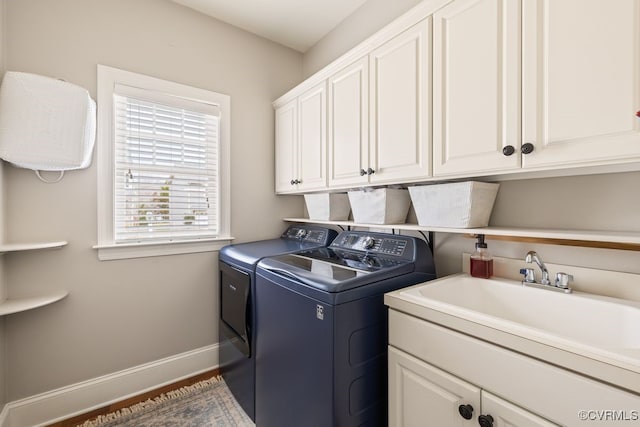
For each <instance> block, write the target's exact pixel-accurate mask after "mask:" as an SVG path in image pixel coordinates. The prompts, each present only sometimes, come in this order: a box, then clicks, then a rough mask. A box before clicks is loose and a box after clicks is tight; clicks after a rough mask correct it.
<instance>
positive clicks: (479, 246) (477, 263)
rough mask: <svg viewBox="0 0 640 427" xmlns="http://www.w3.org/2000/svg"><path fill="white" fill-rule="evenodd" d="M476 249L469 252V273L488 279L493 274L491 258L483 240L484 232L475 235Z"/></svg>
mask: <svg viewBox="0 0 640 427" xmlns="http://www.w3.org/2000/svg"><path fill="white" fill-rule="evenodd" d="M477 239H478V241H477V242H476V250H475V252H474V253H473V254H471V266H470V267H471V268H470V270H469V271H470V273H471V275H472V276H473V277H481V278H483V279H488V278H489V277H491V276H493V258H492V257H491V253H490V252H489V249H487V244H486V243H485V242H484V234H479V235H478V236H477Z"/></svg>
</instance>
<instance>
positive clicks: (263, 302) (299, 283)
mask: <svg viewBox="0 0 640 427" xmlns="http://www.w3.org/2000/svg"><path fill="white" fill-rule="evenodd" d="M435 277H436V275H435V265H434V260H433V256H432V253H431V250H430V249H429V247H428V245H427V244H426V243H425V241H424V240H422V239H417V238H414V237H410V236H401V235H395V234H386V233H371V232H362V231H344V232H342V233H340V234H339V235H338V237H336V238H335V239H334V241H333V243H331V245H330V246H329V247H327V248H318V249H314V250H308V251H303V252H298V253H296V254H288V255H279V256H275V257H268V258H264V259H263V260H261V261H260V262H259V263H258V268H257V269H256V304H257V307H256V327H257V328H258V330H257V334H256V337H257V341H256V420H255V421H256V424H257V425H258V426H259V427H283V426H305V427H333V426H340V427H346V426H349V427H350V426H354V427H355V426H384V425H386V423H387V410H386V408H387V404H386V403H387V308H386V307H385V305H384V300H383V299H384V293H386V292H390V291H393V290H396V289H399V288H402V287H405V286H409V285H413V284H416V283H420V282H424V281H428V280H432V279H434V278H435Z"/></svg>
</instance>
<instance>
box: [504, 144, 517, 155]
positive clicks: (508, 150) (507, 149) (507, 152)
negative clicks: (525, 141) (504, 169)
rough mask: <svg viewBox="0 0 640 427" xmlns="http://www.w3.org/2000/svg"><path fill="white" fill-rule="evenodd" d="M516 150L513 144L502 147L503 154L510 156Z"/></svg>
mask: <svg viewBox="0 0 640 427" xmlns="http://www.w3.org/2000/svg"><path fill="white" fill-rule="evenodd" d="M515 152H516V149H515V148H513V145H505V146H504V147H503V148H502V154H504V155H505V156H510V155H512V154H513V153H515Z"/></svg>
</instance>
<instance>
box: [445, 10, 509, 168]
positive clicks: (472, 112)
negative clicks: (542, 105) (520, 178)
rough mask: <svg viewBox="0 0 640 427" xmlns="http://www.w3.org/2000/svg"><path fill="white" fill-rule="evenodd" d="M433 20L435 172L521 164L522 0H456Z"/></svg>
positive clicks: (506, 166) (507, 166)
mask: <svg viewBox="0 0 640 427" xmlns="http://www.w3.org/2000/svg"><path fill="white" fill-rule="evenodd" d="M433 20H434V23H433V25H434V34H433V39H434V71H433V93H434V103H433V104H434V108H433V144H434V146H433V157H434V166H433V173H434V175H435V176H441V175H451V174H454V175H455V174H458V175H460V174H473V173H475V172H482V171H494V170H505V169H517V168H519V167H520V138H521V136H520V119H519V117H520V106H521V101H520V1H518V0H458V1H455V2H453V3H451V4H449V5H448V6H446V7H444V8H443V9H441V10H439V11H438V12H436V13H435V14H434V16H433ZM508 146H510V147H512V148H507V150H509V151H506V152H505V153H507V154H508V153H511V154H510V155H505V154H504V153H503V149H504V148H505V147H508Z"/></svg>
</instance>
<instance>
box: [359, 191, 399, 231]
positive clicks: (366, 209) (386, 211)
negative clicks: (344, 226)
mask: <svg viewBox="0 0 640 427" xmlns="http://www.w3.org/2000/svg"><path fill="white" fill-rule="evenodd" d="M349 202H350V203H351V211H352V212H353V221H354V222H359V223H363V224H402V223H404V222H405V220H406V219H407V213H408V212H409V206H411V198H410V197H409V192H408V191H407V190H404V189H397V188H378V189H375V190H360V191H349Z"/></svg>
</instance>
